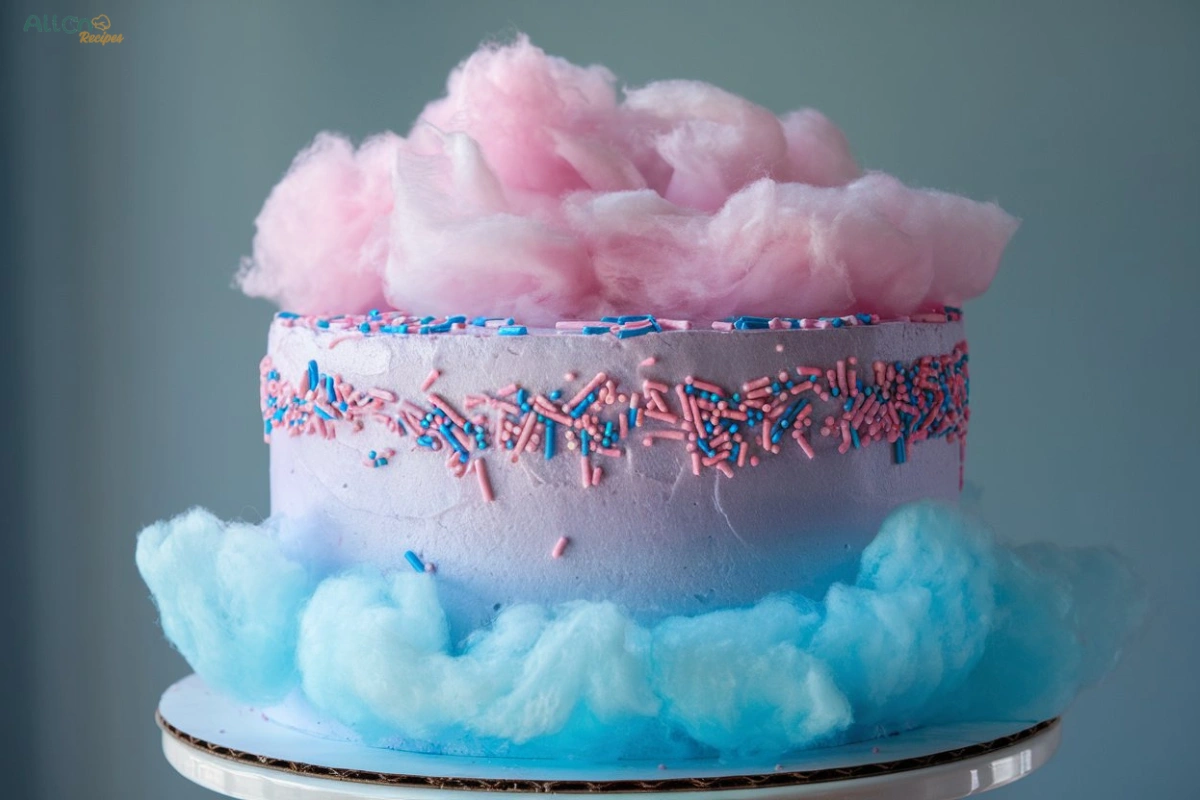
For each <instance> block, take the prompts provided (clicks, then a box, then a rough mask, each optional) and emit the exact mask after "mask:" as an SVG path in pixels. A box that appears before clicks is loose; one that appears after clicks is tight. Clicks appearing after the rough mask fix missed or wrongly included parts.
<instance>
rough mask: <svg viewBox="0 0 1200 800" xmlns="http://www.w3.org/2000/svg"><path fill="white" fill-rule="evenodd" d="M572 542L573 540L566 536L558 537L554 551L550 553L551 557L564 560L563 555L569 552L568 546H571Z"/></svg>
mask: <svg viewBox="0 0 1200 800" xmlns="http://www.w3.org/2000/svg"><path fill="white" fill-rule="evenodd" d="M570 542H571V540H570V539H568V538H567V537H566V536H560V537H558V541H557V542H555V543H554V549H553V550H551V551H550V557H551V558H562V557H563V553H565V552H566V551H567V545H568V544H570Z"/></svg>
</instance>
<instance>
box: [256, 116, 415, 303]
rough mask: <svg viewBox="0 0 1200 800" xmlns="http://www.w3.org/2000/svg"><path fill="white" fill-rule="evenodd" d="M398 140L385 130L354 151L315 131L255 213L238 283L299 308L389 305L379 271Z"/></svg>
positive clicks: (384, 254)
mask: <svg viewBox="0 0 1200 800" xmlns="http://www.w3.org/2000/svg"><path fill="white" fill-rule="evenodd" d="M400 141H401V140H400V139H399V138H398V137H397V136H395V135H394V134H385V135H383V136H378V137H375V138H373V139H368V140H367V141H366V142H364V143H363V145H362V147H361V148H360V149H359V150H358V152H355V150H354V147H353V145H351V144H350V142H349V141H347V140H346V139H345V138H343V137H340V136H336V135H333V134H329V133H322V134H319V135H318V136H317V138H316V139H315V140H314V141H313V143H312V145H311V146H310V147H309V148H308V149H307V150H305V151H303V152H302V153H300V155H298V156H296V160H295V161H294V162H292V167H291V169H290V170H288V173H287V175H285V176H284V178H283V180H282V181H280V183H279V185H278V186H276V187H275V189H274V191H272V192H271V196H270V197H268V198H267V202H266V204H265V205H264V206H263V209H262V211H261V212H260V213H259V215H258V219H257V220H256V221H255V224H256V225H257V228H258V231H257V233H256V234H255V237H254V257H253V258H252V259H243V263H242V269H241V271H240V272H239V274H238V283H239V285H240V286H241V288H242V291H244V292H245V293H246V294H248V295H250V296H252V297H265V298H267V299H269V300H273V301H275V302H276V303H279V304H280V305H281V306H285V307H287V308H288V309H290V310H292V311H296V312H299V313H302V314H321V313H361V312H364V311H367V310H369V309H371V308H374V307H376V306H386V305H387V300H386V299H385V297H384V295H383V283H382V281H381V279H380V272H381V268H382V265H383V263H384V261H386V259H387V249H388V238H389V231H388V229H389V224H388V220H389V217H390V216H391V212H392V181H391V174H392V161H393V160H394V154H395V152H396V150H397V148H398V147H399V145H400Z"/></svg>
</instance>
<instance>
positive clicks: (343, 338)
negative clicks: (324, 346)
mask: <svg viewBox="0 0 1200 800" xmlns="http://www.w3.org/2000/svg"><path fill="white" fill-rule="evenodd" d="M357 338H358V337H357V336H335V337H333V338H332V339H330V340H329V349H330V350H332V349H333V348H335V347H337V346H338V345H339V344H341V343H342V342H344V341H346V340H347V339H357Z"/></svg>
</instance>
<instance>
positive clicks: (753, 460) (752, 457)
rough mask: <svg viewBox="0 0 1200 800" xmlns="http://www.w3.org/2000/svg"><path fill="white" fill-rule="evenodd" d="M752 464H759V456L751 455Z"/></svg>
mask: <svg viewBox="0 0 1200 800" xmlns="http://www.w3.org/2000/svg"><path fill="white" fill-rule="evenodd" d="M750 466H752V467H757V466H758V456H750Z"/></svg>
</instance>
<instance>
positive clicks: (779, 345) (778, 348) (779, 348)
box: [775, 344, 783, 353]
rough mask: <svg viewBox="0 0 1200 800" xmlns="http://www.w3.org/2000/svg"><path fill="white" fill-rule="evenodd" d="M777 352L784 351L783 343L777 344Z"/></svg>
mask: <svg viewBox="0 0 1200 800" xmlns="http://www.w3.org/2000/svg"><path fill="white" fill-rule="evenodd" d="M775 352H776V353H782V352H783V345H781V344H777V345H775Z"/></svg>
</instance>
